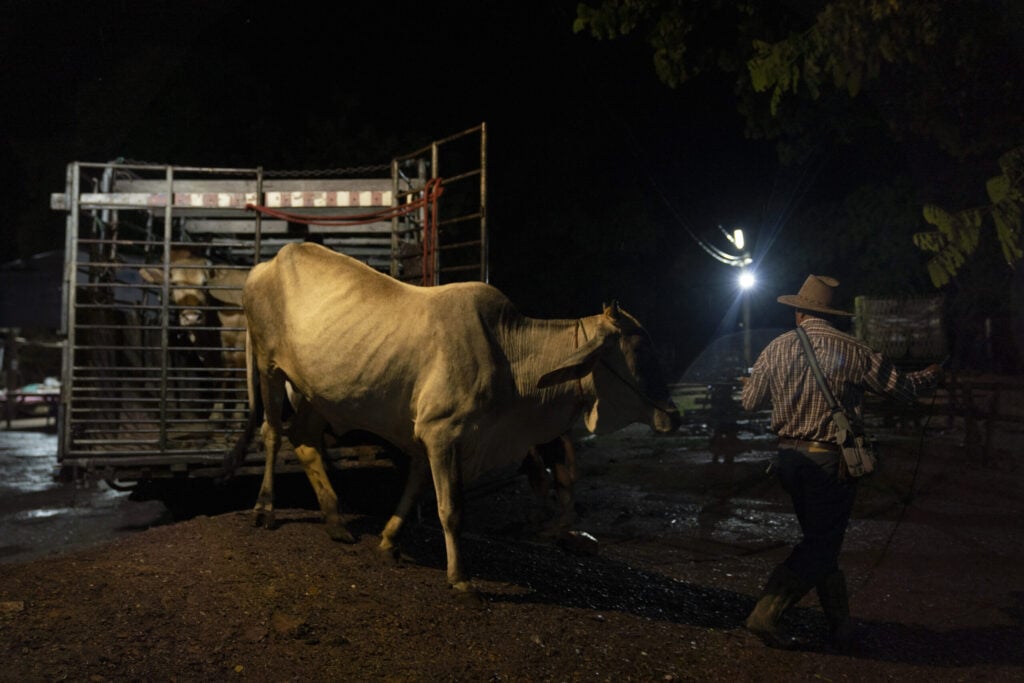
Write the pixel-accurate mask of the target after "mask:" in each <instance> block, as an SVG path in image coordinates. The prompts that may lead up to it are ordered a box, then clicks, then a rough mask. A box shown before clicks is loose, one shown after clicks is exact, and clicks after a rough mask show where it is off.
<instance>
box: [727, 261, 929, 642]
mask: <svg viewBox="0 0 1024 683" xmlns="http://www.w3.org/2000/svg"><path fill="white" fill-rule="evenodd" d="M838 285H839V282H838V281H836V280H835V279H834V278H830V277H824V276H819V275H811V276H809V277H808V278H807V280H806V281H805V282H804V284H803V286H802V287H801V288H800V291H799V292H798V293H797V294H795V295H786V296H780V297H779V298H778V301H779V303H782V304H785V305H786V306H791V307H793V308H795V309H796V311H795V319H796V324H797V326H798V327H801V328H803V330H804V331H805V332H806V333H807V336H808V337H809V338H810V342H811V347H812V348H813V350H814V354H815V356H817V359H818V363H819V365H820V366H821V371H822V374H823V375H824V378H825V381H826V382H827V384H828V386H829V387H830V388H831V390H832V393H833V394H834V395H835V399H836V401H837V402H838V403H839V404H840V405H841V406H842V408H843V410H844V411H845V412H846V413H847V415H849V416H850V417H851V419H854V420H859V419H860V417H861V409H862V402H863V398H864V391H865V390H870V391H873V392H876V393H878V394H882V395H886V396H890V397H892V398H895V399H897V400H902V401H907V402H910V401H913V400H914V398H915V397H916V396H917V395H918V392H920V391H921V390H923V389H926V388H930V387H932V386H934V385H935V384H936V383H937V381H938V379H939V375H940V373H941V368H940V366H938V365H932V366H929V367H928V368H925V369H924V370H921V371H919V372H914V373H901V372H899V371H898V370H897V369H896V368H895V367H894V366H893V365H892V363H891V362H889V361H887V360H886V359H885V358H883V357H882V356H881V354H878V353H875V352H873V351H872V350H871V349H870V348H869V347H868V346H867V345H866V344H863V343H861V342H859V341H857V340H856V339H855V338H853V337H851V336H850V335H848V334H844V333H842V332H840V331H839V330H837V329H836V328H835V327H834V326H833V325H832V324H831V322H829V320H828V319H827V318H829V317H832V316H850V315H852V314H851V313H848V312H846V311H842V310H838V309H835V308H833V307H832V295H833V292H834V291H835V288H836V287H837V286H838ZM742 400H743V407H744V409H746V410H757V409H759V408H762V407H764V406H765V405H766V404H767V403H768V401H769V400H770V401H771V406H772V415H771V429H772V431H773V432H774V433H775V434H777V435H778V437H779V445H778V458H777V468H776V469H777V471H778V476H779V481H780V482H781V484H782V487H783V489H784V490H785V491H786V492H787V493H788V494H789V495H790V497H791V499H792V501H793V509H794V512H795V513H796V517H797V520H798V521H799V522H800V530H801V531H802V533H803V537H802V538H801V540H800V542H799V543H797V545H796V546H795V547H794V548H793V550H792V552H791V553H790V555H789V557H788V558H786V560H785V562H783V563H782V564H780V565H779V566H777V567H776V568H775V570H774V571H773V572H772V573H771V576H770V577H769V578H768V581H767V583H766V585H765V588H764V591H763V593H762V595H761V597H760V598H759V599H758V601H757V605H756V606H755V607H754V609H753V611H752V612H751V613H750V615H749V616H748V617H747V620H746V624H745V625H746V628H747V629H748V630H749V631H751V632H753V633H755V634H756V635H758V636H759V637H760V638H761V639H762V640H763V641H764V642H765V643H766V644H767V645H769V646H772V647H783V648H785V647H791V646H792V645H793V641H791V640H790V639H789V638H788V637H787V636H786V635H785V634H783V633H782V632H781V631H780V630H779V626H778V625H779V619H780V618H781V617H782V615H783V613H785V611H786V610H787V609H789V608H790V607H791V606H793V605H795V604H796V603H797V602H799V601H800V598H802V597H803V596H804V595H805V594H806V593H807V592H808V591H809V590H810V589H811V588H816V589H817V592H818V598H819V600H820V601H821V606H822V609H823V611H824V612H825V616H826V618H827V620H828V624H829V634H830V639H831V643H832V645H833V646H834V647H836V648H837V649H840V650H846V649H848V648H849V646H850V644H851V642H850V641H851V626H850V618H849V615H850V610H849V603H848V598H847V591H846V579H845V577H844V576H843V573H842V571H841V570H840V569H839V550H840V547H841V546H842V543H843V536H844V534H845V533H846V527H847V524H848V522H849V520H850V512H851V510H852V509H853V500H854V495H855V493H856V479H854V478H853V477H850V476H847V475H846V473H845V471H844V468H843V466H842V463H841V460H842V454H841V452H840V448H839V445H838V444H837V443H836V427H835V425H834V424H833V422H832V417H831V411H830V409H829V406H828V402H827V400H826V398H825V395H824V394H823V393H822V390H821V388H820V387H819V386H818V384H817V382H816V381H815V378H814V375H813V373H812V370H811V367H810V365H809V364H808V361H807V358H806V354H805V353H804V350H803V347H802V346H801V343H800V340H799V338H798V336H797V333H796V330H792V331H790V332H786V333H785V334H783V335H781V336H779V337H777V338H776V339H774V340H773V341H772V342H771V343H770V344H768V346H767V347H765V349H764V351H762V352H761V355H760V356H758V358H757V360H756V361H755V362H754V366H753V368H752V369H751V374H750V377H749V378H748V379H747V380H746V381H745V382H744V385H743V399H742Z"/></svg>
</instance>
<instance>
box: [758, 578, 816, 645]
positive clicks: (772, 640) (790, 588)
mask: <svg viewBox="0 0 1024 683" xmlns="http://www.w3.org/2000/svg"><path fill="white" fill-rule="evenodd" d="M810 589H811V587H810V585H809V584H808V583H807V582H806V581H804V580H803V579H802V578H800V577H799V576H797V575H796V574H795V573H793V572H792V571H791V570H790V569H789V567H787V566H786V565H784V564H780V565H779V566H778V567H776V568H775V570H774V571H772V574H771V576H769V577H768V583H767V584H765V587H764V591H763V592H762V593H761V597H760V598H758V600H757V604H756V605H755V606H754V609H753V611H752V612H751V613H750V615H749V616H748V617H747V621H746V622H745V623H744V626H746V628H747V630H748V631H750V632H751V633H754V634H755V635H756V636H757V637H759V638H760V639H761V640H762V641H763V642H764V644H765V645H767V646H769V647H774V648H779V649H783V650H789V649H792V648H794V647H797V646H798V645H799V643H798V642H797V641H796V640H793V639H792V638H790V637H789V636H787V635H786V634H785V633H783V632H782V631H781V630H780V629H779V620H780V619H782V615H783V614H785V613H786V610H788V609H789V608H790V607H792V606H793V605H795V604H796V603H798V602H799V601H800V598H802V597H803V596H804V595H805V594H806V593H807V591H809V590H810Z"/></svg>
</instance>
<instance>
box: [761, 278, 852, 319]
mask: <svg viewBox="0 0 1024 683" xmlns="http://www.w3.org/2000/svg"><path fill="white" fill-rule="evenodd" d="M838 286H839V280H837V279H835V278H834V277H827V276H825V275H808V276H807V279H806V280H804V285H803V287H801V288H800V291H799V292H797V293H796V294H784V295H782V296H780V297H779V299H778V301H779V303H780V304H785V305H787V306H792V307H793V308H799V309H800V310H802V311H815V312H817V313H825V314H827V315H853V313H850V312H849V311H840V310H839V309H838V308H832V292H833V291H834V290H835V288H836V287H838Z"/></svg>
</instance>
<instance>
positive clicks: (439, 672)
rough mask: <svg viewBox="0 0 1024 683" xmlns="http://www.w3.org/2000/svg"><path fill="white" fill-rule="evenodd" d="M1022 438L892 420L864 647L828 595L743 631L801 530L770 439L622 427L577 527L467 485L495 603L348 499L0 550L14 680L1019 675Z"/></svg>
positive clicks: (474, 542)
mask: <svg viewBox="0 0 1024 683" xmlns="http://www.w3.org/2000/svg"><path fill="white" fill-rule="evenodd" d="M1019 436H1020V435H1005V438H1004V439H1003V440H1002V441H1001V442H1000V445H999V447H997V448H996V449H995V450H994V451H993V454H992V457H991V458H989V460H988V461H987V462H986V463H985V465H984V466H982V465H981V464H979V462H978V460H977V458H976V457H972V456H970V455H969V453H970V452H971V451H970V449H965V447H964V444H963V441H964V436H963V434H962V432H958V431H957V430H956V429H955V428H954V429H950V430H949V431H938V430H934V429H932V430H929V432H928V433H927V435H926V436H925V438H921V435H920V434H919V433H917V434H905V433H900V432H896V431H887V432H884V433H883V434H882V437H883V445H884V446H885V453H886V455H885V460H884V469H883V470H882V471H881V472H879V473H877V474H875V475H872V477H871V478H870V479H869V480H867V481H865V482H864V483H863V484H862V486H861V491H860V493H859V496H858V503H857V507H856V510H855V514H854V519H853V521H852V523H851V526H850V530H849V533H848V536H847V541H846V544H845V546H844V552H843V558H842V563H843V565H844V567H845V569H846V571H847V575H848V578H849V583H850V587H851V592H852V601H851V602H852V612H853V615H854V618H855V622H856V626H857V632H858V636H859V646H858V648H857V650H856V652H855V653H854V654H853V655H850V656H841V655H838V654H834V653H831V652H829V651H828V650H827V649H826V648H825V647H824V646H823V645H822V643H821V638H822V636H823V633H824V619H823V617H822V615H821V612H820V609H819V608H818V606H817V604H816V601H815V599H814V597H813V595H812V596H808V597H807V598H805V599H804V601H802V602H801V603H800V605H798V607H797V608H796V609H795V610H793V611H792V613H791V614H790V616H789V618H788V619H787V622H788V625H789V626H790V627H791V628H792V629H793V630H794V631H795V632H797V633H798V634H799V635H801V636H803V637H804V638H806V639H807V640H808V641H809V645H808V647H807V648H806V649H804V650H801V651H788V652H784V651H776V650H770V649H767V648H765V647H763V646H761V645H760V643H759V642H757V641H754V640H752V639H750V638H749V637H747V636H746V635H745V634H744V632H743V631H742V629H739V628H738V627H739V625H740V624H741V623H742V619H743V617H744V616H745V614H746V612H747V611H748V610H749V609H750V608H751V606H752V604H753V601H754V597H755V596H756V594H757V592H758V590H759V588H760V585H761V583H762V581H763V580H764V579H765V578H766V576H767V574H768V572H769V571H770V568H771V567H772V566H773V565H774V564H775V563H777V562H778V561H780V560H781V559H782V558H784V557H785V555H786V554H787V552H788V547H789V546H790V544H792V542H793V541H794V540H795V539H796V538H797V533H798V532H797V528H796V522H795V520H794V518H793V516H792V515H791V514H790V513H789V510H788V505H787V501H786V500H785V499H784V498H783V494H782V492H781V491H780V490H779V487H778V485H777V483H775V482H774V480H773V479H771V478H769V477H766V476H765V475H764V460H765V458H766V457H767V456H768V454H769V452H770V449H771V442H770V441H769V440H767V439H764V438H761V437H752V436H750V435H743V434H741V435H740V438H726V439H719V440H715V441H713V442H712V443H711V445H712V446H713V449H709V442H708V439H707V438H706V437H700V436H696V435H695V436H688V435H686V434H678V435H672V436H666V437H656V436H653V435H651V434H650V433H649V432H648V431H647V430H646V428H643V429H641V428H630V429H628V430H624V431H623V432H620V433H619V434H617V435H614V436H611V437H601V438H600V439H590V440H586V441H583V442H582V443H581V444H580V447H579V456H578V457H579V462H580V469H581V480H580V481H579V483H578V484H577V487H576V496H577V503H576V512H577V515H576V519H575V522H574V524H573V526H572V531H573V533H572V534H568V535H565V534H563V535H560V536H556V537H554V538H552V537H551V536H548V535H544V534H543V533H539V531H540V527H538V526H537V525H536V524H535V519H536V518H537V516H538V512H539V510H540V506H539V505H538V503H537V501H536V500H534V499H533V497H532V496H531V493H530V492H529V490H528V487H527V485H526V483H525V479H524V478H522V477H519V478H516V479H514V480H512V481H511V482H509V483H507V484H505V485H503V486H498V487H493V488H490V489H487V490H486V491H484V490H481V491H479V492H477V493H476V494H475V495H473V496H472V497H471V498H470V500H469V509H468V512H467V521H466V524H467V531H466V534H465V536H464V540H465V544H464V545H465V557H466V559H467V564H468V567H469V569H470V571H471V572H472V574H473V575H474V577H475V581H476V584H477V586H478V588H479V589H480V591H481V592H482V594H483V596H484V597H485V599H486V601H485V604H484V605H483V606H482V607H477V608H473V607H470V606H467V605H465V604H463V603H462V602H460V601H457V600H455V599H453V596H452V594H451V591H450V590H449V589H448V588H447V586H446V585H445V578H444V549H443V539H442V537H441V534H440V531H439V529H438V526H437V523H436V520H435V519H433V518H432V516H431V515H430V514H429V512H428V513H425V514H424V515H423V519H422V520H421V521H420V522H419V523H418V524H417V525H415V526H414V527H413V528H411V529H410V530H409V533H408V534H407V541H406V545H405V547H404V551H405V555H404V557H403V559H402V560H401V561H400V562H398V563H397V564H394V563H388V562H385V561H383V560H382V559H381V558H380V557H379V555H378V553H377V552H376V550H375V545H376V543H377V542H378V540H379V536H378V534H379V532H380V529H381V527H382V525H383V523H384V521H385V517H384V516H383V515H382V514H380V513H379V512H377V511H373V510H370V511H366V510H360V509H357V508H356V507H355V506H354V504H352V503H349V504H348V505H346V508H345V509H346V512H347V515H346V517H347V520H348V523H349V526H350V528H351V529H352V530H353V531H354V532H355V533H356V534H357V536H358V542H357V543H356V544H354V545H340V544H336V543H332V542H331V541H330V540H329V539H328V537H327V535H326V534H325V533H324V531H323V529H322V526H321V524H320V523H319V521H318V519H317V515H316V514H315V513H314V512H312V511H310V510H307V509H304V508H302V507H293V508H290V509H287V510H283V511H281V512H280V513H279V518H280V525H279V527H278V528H277V529H276V530H273V531H268V530H265V529H259V528H254V527H253V526H252V525H251V523H250V515H249V513H248V512H246V511H235V512H227V513H224V514H217V515H210V516H199V517H195V518H193V519H189V520H186V521H178V522H171V523H160V522H167V521H168V520H167V519H166V518H165V517H161V516H160V515H159V514H155V515H153V520H152V521H153V523H154V524H155V526H151V527H149V528H148V529H145V530H142V531H140V530H138V527H136V528H135V529H134V530H133V529H126V528H124V525H123V524H122V526H121V527H119V530H118V531H117V533H116V534H114V533H111V534H109V535H108V536H107V537H105V538H103V537H101V535H97V536H95V537H93V540H92V541H91V542H89V543H87V544H86V545H85V547H79V546H76V547H74V548H73V549H71V550H64V549H63V548H62V547H60V545H61V541H60V538H58V537H54V538H51V539H50V542H51V543H52V547H49V548H48V549H46V551H45V552H36V553H33V554H10V555H8V556H7V557H6V558H3V559H4V563H3V564H0V632H2V634H3V638H2V640H0V660H2V661H3V662H4V665H3V669H2V673H0V680H10V681H49V680H62V679H68V680H77V681H107V680H110V681H122V680H128V681H136V680H137V681H143V680H144V681H153V680H172V681H209V680H252V681H286V680H302V681H328V680H387V681H427V680H429V681H435V680H459V681H482V680H493V681H563V680H564V681H575V680H580V681H604V680H609V681H672V680H695V681H696V680H699V681H755V680H756V681H764V680H770V681H803V680H858V681H862V680H901V681H906V680H911V681H946V680H948V681H954V680H956V681H959V680H972V681H974V680H988V681H1002V680H1007V681H1009V680H1022V679H1024V646H1022V645H1021V644H1022V643H1024V573H1022V572H1021V567H1022V566H1024V514H1022V513H1024V497H1022V495H1021V494H1022V493H1024V490H1022V482H1024V476H1022V473H1021V471H1020V467H1019V465H1020V453H1021V452H1022V451H1021V449H1020V448H1019V447H1018V445H1019V441H1020V438H1019ZM967 445H968V446H970V444H967ZM349 480H350V485H351V486H353V487H355V488H358V487H359V486H360V482H359V474H358V473H350V476H349ZM79 504H83V503H81V501H79ZM86 505H88V504H86ZM121 505H122V504H121V503H118V505H116V506H113V507H114V508H116V509H117V510H120V508H121ZM130 505H137V504H135V503H131V504H130ZM424 509H425V510H429V506H424ZM151 512H152V511H151ZM121 514H123V512H117V513H116V514H114V515H108V516H107V517H111V516H116V515H121ZM80 517H81V518H82V519H85V520H86V521H85V522H83V524H84V525H92V526H96V525H102V524H103V523H104V522H102V521H101V520H102V519H104V517H103V515H93V516H90V515H82V516H80ZM30 523H31V522H30V521H29V520H22V527H23V528H22V532H24V525H27V524H30ZM116 523H119V522H115V524H116ZM12 524H14V523H13V522H12ZM36 524H37V527H36V529H37V533H36V537H37V538H40V539H44V542H45V539H46V532H45V531H43V530H42V527H41V526H39V523H38V520H36ZM106 524H108V525H110V524H111V523H110V521H109V520H108V521H107V522H106ZM140 526H141V525H140ZM80 528H83V529H84V528H85V527H80ZM62 533H64V534H65V536H66V534H67V531H66V530H65V531H64V532H62ZM83 533H85V532H84V531H83ZM29 535H31V534H24V533H23V537H25V538H27V537H28V536H29Z"/></svg>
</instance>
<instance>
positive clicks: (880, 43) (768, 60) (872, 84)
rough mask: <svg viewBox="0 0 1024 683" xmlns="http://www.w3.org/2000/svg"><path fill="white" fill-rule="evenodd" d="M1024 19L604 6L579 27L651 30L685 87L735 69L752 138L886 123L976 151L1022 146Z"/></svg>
mask: <svg viewBox="0 0 1024 683" xmlns="http://www.w3.org/2000/svg"><path fill="white" fill-rule="evenodd" d="M1022 24H1024V4H1022V3H1019V2H1017V0H957V1H955V2H947V1H945V0H831V1H824V0H818V1H814V0H807V1H803V2H798V1H793V2H780V3H757V2H751V1H749V0H591V1H589V2H584V3H581V4H580V5H579V6H578V8H577V16H576V21H575V24H574V30H576V31H577V32H581V31H586V32H589V33H590V35H592V36H593V37H595V38H599V39H608V38H617V37H621V36H626V35H630V34H639V35H640V36H641V37H642V38H643V39H644V40H646V42H647V43H648V44H649V45H650V46H651V48H652V49H653V51H654V52H653V58H654V66H655V69H656V71H657V73H658V76H659V77H660V78H661V80H662V81H664V82H665V83H666V84H668V85H669V86H672V87H676V86H679V85H681V84H683V83H685V82H686V81H688V80H690V79H691V78H693V77H694V76H696V75H698V74H700V73H702V72H704V71H706V70H708V69H709V68H710V67H717V68H719V69H721V70H722V71H725V72H727V73H729V74H731V75H732V76H733V77H734V78H735V82H736V93H737V97H738V100H739V108H740V110H741V112H742V113H743V114H744V116H745V117H746V121H747V133H748V135H750V136H751V137H755V138H769V139H776V140H785V139H786V138H790V140H789V144H793V141H792V138H794V137H799V136H801V135H808V134H812V133H816V132H817V133H819V134H820V132H822V131H824V132H826V133H828V134H830V135H833V136H835V135H838V137H839V139H841V140H846V141H852V140H853V139H854V138H853V136H851V135H850V133H851V132H852V131H855V130H857V129H858V128H862V127H865V126H868V127H871V126H882V127H883V129H884V130H885V131H886V132H887V133H888V134H890V135H892V136H893V137H895V138H896V139H904V138H906V137H908V136H913V137H916V138H920V139H925V140H928V141H930V142H933V143H935V144H937V145H938V146H939V147H940V148H941V149H942V150H943V151H945V152H946V153H947V154H949V155H951V156H953V157H955V158H964V157H967V156H977V155H984V154H994V153H997V152H999V151H1001V150H1005V149H1008V148H1010V147H1012V146H1014V145H1017V144H1020V143H1021V130H1022V129H1024V125H1022V124H1024V87H1022V85H1024V68H1022V62H1024V60H1022V59H1021V56H1022V55H1021V47H1020V41H1019V39H1018V36H1019V32H1020V30H1021V29H1022V27H1024V26H1022ZM992 103H998V105H997V106H992Z"/></svg>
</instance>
